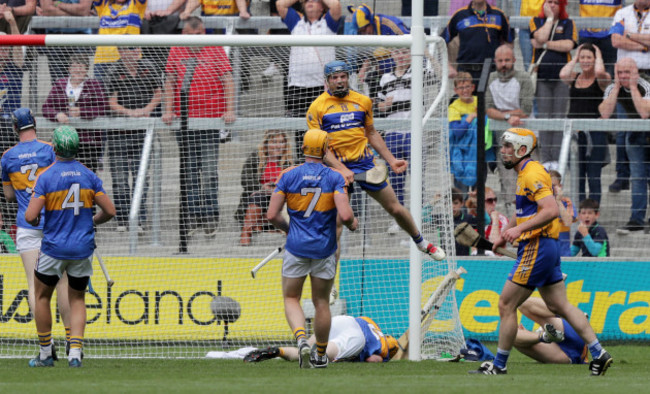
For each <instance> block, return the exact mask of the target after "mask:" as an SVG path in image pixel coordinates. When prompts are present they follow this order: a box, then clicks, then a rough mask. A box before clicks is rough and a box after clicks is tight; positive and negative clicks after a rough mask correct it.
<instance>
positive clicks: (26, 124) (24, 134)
mask: <svg viewBox="0 0 650 394" xmlns="http://www.w3.org/2000/svg"><path fill="white" fill-rule="evenodd" d="M12 123H13V127H14V131H15V132H16V133H17V134H18V139H19V142H18V144H16V145H14V146H13V147H12V148H10V149H8V150H7V151H6V152H5V153H4V154H3V155H2V160H1V161H2V189H3V191H4V194H5V197H6V198H7V200H8V201H16V202H17V203H18V215H17V216H16V224H17V231H16V248H17V250H18V253H20V259H21V260H22V261H23V267H24V268H25V275H26V276H27V301H28V304H29V309H30V310H31V312H32V314H34V310H35V309H34V266H35V265H36V261H37V260H38V251H39V249H40V248H41V239H42V238H43V221H42V220H41V221H40V222H39V223H36V224H35V225H33V226H32V225H31V224H29V223H27V221H25V210H26V209H27V205H29V200H30V199H31V197H32V189H33V188H34V183H35V181H36V177H37V176H38V175H39V174H40V173H41V172H43V170H44V169H45V168H46V167H48V166H49V165H51V164H52V163H54V159H55V155H54V150H53V149H52V145H51V144H49V143H47V142H44V141H41V140H39V139H37V136H36V121H35V120H34V116H33V115H32V111H31V110H30V109H29V108H18V109H17V110H15V111H14V112H13V113H12ZM58 289H59V290H58V293H57V297H56V298H57V304H58V306H59V311H60V312H61V318H62V320H63V325H64V326H65V330H66V339H68V337H69V336H70V334H69V332H70V306H69V304H68V281H67V278H66V277H65V276H64V277H63V278H62V280H61V283H60V284H59V285H58Z"/></svg>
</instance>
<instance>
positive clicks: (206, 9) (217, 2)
mask: <svg viewBox="0 0 650 394" xmlns="http://www.w3.org/2000/svg"><path fill="white" fill-rule="evenodd" d="M199 3H200V4H201V15H221V16H228V15H237V14H239V8H238V7H237V2H236V1H235V0H199Z"/></svg>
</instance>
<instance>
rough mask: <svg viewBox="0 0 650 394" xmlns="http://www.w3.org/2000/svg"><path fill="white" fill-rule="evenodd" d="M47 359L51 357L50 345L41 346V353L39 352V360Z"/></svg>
mask: <svg viewBox="0 0 650 394" xmlns="http://www.w3.org/2000/svg"><path fill="white" fill-rule="evenodd" d="M48 357H52V344H49V345H47V346H41V351H40V358H41V360H45V359H46V358H48Z"/></svg>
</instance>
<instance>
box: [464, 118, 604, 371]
mask: <svg viewBox="0 0 650 394" xmlns="http://www.w3.org/2000/svg"><path fill="white" fill-rule="evenodd" d="M536 146H537V137H535V133H533V132H532V131H531V130H528V129H523V128H510V129H508V130H506V131H505V132H504V133H503V135H502V137H501V151H500V153H501V159H502V161H503V165H504V166H505V168H507V169H514V170H515V171H516V172H517V174H518V175H517V191H516V210H515V215H514V217H513V218H512V220H511V221H510V223H508V225H507V226H506V227H505V228H504V229H503V231H502V233H501V235H500V237H499V238H498V239H497V241H496V242H494V248H493V250H494V251H496V248H497V247H501V246H505V244H506V242H510V243H514V242H519V246H518V252H517V261H516V262H515V264H514V266H513V267H512V270H511V271H510V274H509V275H508V280H507V281H506V283H505V285H504V286H503V290H502V291H501V295H500V297H499V317H500V318H501V324H500V325H499V343H498V348H497V354H496V358H495V359H494V362H485V363H483V364H482V365H481V367H480V368H479V369H478V370H476V371H470V372H471V373H480V374H486V375H497V374H505V373H506V372H507V371H506V363H507V361H508V357H509V355H510V350H511V349H512V347H513V345H514V343H515V338H516V336H517V308H518V307H519V306H520V305H521V304H522V303H523V302H524V301H526V299H528V297H530V295H531V294H532V293H533V291H534V290H535V289H537V290H539V294H540V295H541V296H542V299H543V300H544V302H545V303H546V305H547V306H548V308H549V310H551V311H552V312H553V313H554V314H557V315H558V316H560V317H562V318H563V319H566V320H567V321H568V322H569V324H570V325H571V327H573V328H574V329H575V331H576V332H577V333H578V335H579V336H580V337H581V338H582V340H584V342H585V343H586V344H587V345H588V347H589V351H590V352H591V355H592V357H593V361H592V362H591V364H590V365H589V369H590V371H591V374H592V375H603V374H605V372H606V371H607V368H609V366H610V365H611V363H612V357H611V356H610V354H609V353H607V352H606V351H605V349H603V347H602V346H601V345H600V342H599V341H598V338H596V334H595V333H594V330H593V329H592V328H591V325H590V324H589V321H587V318H586V317H585V315H584V313H582V311H580V309H578V308H577V307H575V306H574V305H572V304H571V303H569V300H568V299H567V295H566V288H565V286H564V281H563V278H562V270H561V267H560V251H559V245H558V240H557V238H558V231H559V223H558V220H559V219H558V213H559V211H558V206H557V202H556V201H555V197H554V196H553V188H552V184H551V176H550V174H549V173H548V171H546V169H545V168H544V167H543V166H542V165H541V164H540V163H539V162H537V161H534V160H532V159H531V158H530V155H531V154H532V152H533V151H534V150H535V148H536Z"/></svg>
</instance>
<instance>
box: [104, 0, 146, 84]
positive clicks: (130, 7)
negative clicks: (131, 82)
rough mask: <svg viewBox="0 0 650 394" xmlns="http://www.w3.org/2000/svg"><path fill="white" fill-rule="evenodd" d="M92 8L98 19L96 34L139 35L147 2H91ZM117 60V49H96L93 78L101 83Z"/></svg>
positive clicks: (118, 0) (123, 0) (107, 0)
mask: <svg viewBox="0 0 650 394" xmlns="http://www.w3.org/2000/svg"><path fill="white" fill-rule="evenodd" d="M93 6H94V7H95V11H97V16H98V17H99V30H98V31H97V33H98V34H140V30H141V28H142V20H143V19H144V13H145V11H146V9H147V0H93ZM119 58H120V55H119V53H118V52H117V47H109V46H99V47H97V50H96V51H95V66H94V73H95V78H96V79H98V80H99V81H102V82H103V81H104V79H105V78H106V77H107V75H106V72H107V71H108V69H109V68H111V67H112V66H113V65H114V63H115V62H117V61H118V59H119Z"/></svg>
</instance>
